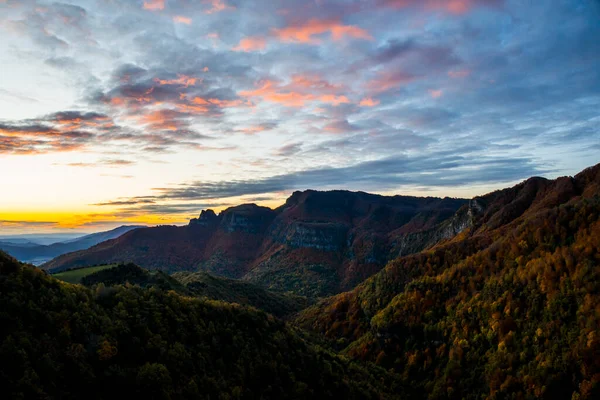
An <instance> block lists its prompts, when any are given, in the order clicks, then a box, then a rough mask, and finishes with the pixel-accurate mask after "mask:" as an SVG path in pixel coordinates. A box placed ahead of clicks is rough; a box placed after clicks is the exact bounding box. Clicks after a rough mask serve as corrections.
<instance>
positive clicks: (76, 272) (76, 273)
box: [52, 264, 117, 283]
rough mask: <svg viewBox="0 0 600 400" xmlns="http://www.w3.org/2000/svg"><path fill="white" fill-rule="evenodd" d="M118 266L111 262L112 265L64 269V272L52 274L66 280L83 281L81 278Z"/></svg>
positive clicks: (72, 281)
mask: <svg viewBox="0 0 600 400" xmlns="http://www.w3.org/2000/svg"><path fill="white" fill-rule="evenodd" d="M116 266H117V264H111V265H100V266H97V267H86V268H78V269H71V270H68V271H63V272H58V273H56V274H52V276H53V277H55V278H56V279H60V280H61V281H64V282H69V283H81V280H82V279H83V278H84V277H86V276H88V275H91V274H93V273H96V272H98V271H103V270H105V269H109V268H114V267H116Z"/></svg>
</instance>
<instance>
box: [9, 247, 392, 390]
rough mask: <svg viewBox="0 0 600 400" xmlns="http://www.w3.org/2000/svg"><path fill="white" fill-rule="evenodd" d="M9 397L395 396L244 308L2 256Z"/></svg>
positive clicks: (383, 381)
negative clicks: (59, 272) (73, 278)
mask: <svg viewBox="0 0 600 400" xmlns="http://www.w3.org/2000/svg"><path fill="white" fill-rule="evenodd" d="M0 293H1V294H2V295H1V296H0V340H1V342H0V387H1V388H2V393H3V395H4V396H6V397H7V398H13V399H19V398H63V399H81V398H97V399H104V398H148V399H159V398H160V399H167V398H211V399H237V398H249V399H250V398H251V399H255V398H264V399H268V398H273V399H280V398H308V397H312V398H340V396H341V397H343V398H356V399H359V398H360V399H362V398H372V399H381V398H384V399H385V398H390V399H392V398H399V396H398V394H399V393H400V390H399V389H398V388H397V387H396V384H395V381H394V379H393V377H392V375H390V374H388V373H386V372H385V371H383V370H382V369H380V368H377V367H374V366H366V365H364V366H363V365H358V364H357V363H355V362H351V361H347V360H345V359H343V358H340V357H338V356H336V355H334V354H332V353H330V352H328V351H325V350H322V349H321V348H319V347H317V346H314V345H312V344H311V343H310V342H307V341H306V340H305V339H303V338H302V337H300V336H299V335H298V334H297V333H296V332H295V331H294V330H292V329H290V328H288V327H287V325H286V324H285V323H283V322H282V321H280V320H278V319H276V318H274V317H272V316H270V315H268V314H265V313H263V312H260V311H257V310H255V309H249V308H245V307H242V306H238V305H232V304H228V303H223V302H217V301H207V300H200V299H196V298H190V297H183V296H181V295H179V294H177V293H175V292H173V291H167V290H162V289H158V288H149V289H143V288H140V287H133V286H127V287H125V286H113V287H105V286H104V285H97V286H95V289H94V290H90V289H88V288H86V287H83V286H80V285H71V284H68V283H64V282H60V281H58V280H56V279H54V278H52V277H50V276H47V275H46V274H45V273H44V272H43V271H41V270H37V269H35V268H33V267H31V266H27V265H22V264H19V263H18V262H16V261H15V260H13V259H11V258H9V257H7V256H6V255H5V254H3V253H0Z"/></svg>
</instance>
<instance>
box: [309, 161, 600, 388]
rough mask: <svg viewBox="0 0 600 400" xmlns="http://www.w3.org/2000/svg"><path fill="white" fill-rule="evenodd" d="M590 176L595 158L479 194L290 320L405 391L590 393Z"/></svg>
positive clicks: (596, 368) (598, 308) (599, 364)
mask: <svg viewBox="0 0 600 400" xmlns="http://www.w3.org/2000/svg"><path fill="white" fill-rule="evenodd" d="M599 188H600V166H596V167H594V168H591V169H588V170H586V171H584V172H582V173H581V174H579V175H577V176H576V177H574V178H561V179H558V180H556V181H546V180H539V179H535V180H529V181H527V182H524V183H523V184H521V185H519V186H517V187H515V188H512V189H507V190H504V191H499V192H495V193H492V194H490V195H488V196H485V197H484V198H482V199H480V200H481V202H482V203H485V202H487V210H488V212H485V213H483V214H482V215H481V216H480V217H479V219H478V220H477V221H476V222H475V224H474V226H473V227H472V228H471V229H470V230H468V231H465V232H464V233H463V234H461V235H459V236H457V237H456V238H454V239H453V240H452V241H450V242H448V243H444V244H441V245H439V246H437V247H436V248H434V249H432V250H430V251H425V252H423V253H420V254H417V255H412V256H408V257H403V258H399V259H397V260H395V261H393V262H391V263H390V264H389V265H388V266H387V267H386V268H385V269H384V270H382V271H381V272H380V273H378V274H377V275H375V276H373V277H372V278H370V279H368V280H367V281H365V282H364V283H363V284H361V285H359V286H358V287H357V288H356V289H355V290H354V291H352V292H349V293H344V294H341V295H338V296H334V297H332V298H329V299H326V300H324V301H322V302H321V303H319V304H318V305H316V306H315V307H312V308H309V309H307V310H306V311H304V312H303V313H302V314H301V315H300V316H299V317H298V319H297V323H298V324H299V325H300V326H302V327H304V328H307V329H310V330H313V331H314V332H317V333H321V334H324V335H325V336H326V337H327V338H329V339H330V340H332V344H333V345H334V346H335V347H336V348H337V349H338V350H340V351H341V352H342V353H343V354H346V355H348V356H350V357H352V358H355V359H361V360H370V361H373V362H376V363H377V364H379V365H381V366H384V367H386V368H388V369H390V370H391V371H395V372H396V373H398V374H400V375H401V376H402V380H403V382H404V384H405V385H406V387H410V388H411V393H410V395H412V396H413V397H416V398H430V399H441V398H456V399H460V398H467V399H476V398H491V399H504V398H547V399H569V398H573V399H596V398H599V397H600V336H599V334H600V269H599V266H600V240H599V238H600V196H599V194H600V190H599ZM534 189H535V190H534Z"/></svg>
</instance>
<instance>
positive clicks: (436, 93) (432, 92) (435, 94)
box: [429, 89, 444, 99]
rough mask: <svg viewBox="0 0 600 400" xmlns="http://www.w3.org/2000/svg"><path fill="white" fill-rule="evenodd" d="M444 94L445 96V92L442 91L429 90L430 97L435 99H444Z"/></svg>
mask: <svg viewBox="0 0 600 400" xmlns="http://www.w3.org/2000/svg"><path fill="white" fill-rule="evenodd" d="M443 94H444V91H443V90H441V89H438V90H434V89H430V90H429V95H430V96H431V97H433V98H434V99H439V98H440V97H442V95H443Z"/></svg>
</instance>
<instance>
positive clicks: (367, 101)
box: [358, 97, 379, 107]
mask: <svg viewBox="0 0 600 400" xmlns="http://www.w3.org/2000/svg"><path fill="white" fill-rule="evenodd" d="M358 105H359V106H361V107H375V106H377V105H379V100H377V99H373V98H371V97H365V98H364V99H362V100H361V101H360V103H359V104H358Z"/></svg>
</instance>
